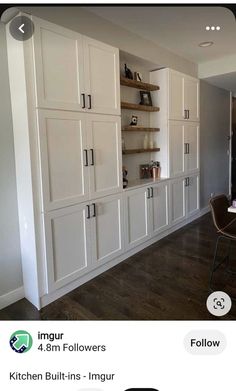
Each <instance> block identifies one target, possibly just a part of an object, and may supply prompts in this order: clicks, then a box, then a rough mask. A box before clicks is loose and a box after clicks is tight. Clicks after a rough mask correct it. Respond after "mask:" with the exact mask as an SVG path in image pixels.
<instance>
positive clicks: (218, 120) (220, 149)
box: [200, 80, 230, 208]
mask: <svg viewBox="0 0 236 391" xmlns="http://www.w3.org/2000/svg"><path fill="white" fill-rule="evenodd" d="M200 91H201V94H200V116H201V134H200V166H201V183H200V185H201V193H200V206H201V208H204V207H205V206H207V205H208V202H209V198H210V194H211V193H215V195H216V194H220V193H225V194H228V193H229V156H228V154H227V151H228V148H229V141H228V136H229V134H230V133H229V132H230V93H229V92H228V91H226V90H223V89H221V88H218V87H215V86H212V85H211V84H208V83H207V82H205V81H202V80H201V83H200Z"/></svg>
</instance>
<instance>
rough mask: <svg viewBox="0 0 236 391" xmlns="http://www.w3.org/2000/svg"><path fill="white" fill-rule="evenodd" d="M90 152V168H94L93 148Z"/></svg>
mask: <svg viewBox="0 0 236 391" xmlns="http://www.w3.org/2000/svg"><path fill="white" fill-rule="evenodd" d="M90 152H91V164H90V166H94V150H93V149H92V148H91V149H90Z"/></svg>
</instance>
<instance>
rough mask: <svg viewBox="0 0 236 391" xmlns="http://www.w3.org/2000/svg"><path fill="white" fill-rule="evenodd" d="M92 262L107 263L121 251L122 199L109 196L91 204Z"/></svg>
mask: <svg viewBox="0 0 236 391" xmlns="http://www.w3.org/2000/svg"><path fill="white" fill-rule="evenodd" d="M90 209H91V215H92V216H93V215H96V217H91V224H92V231H93V237H94V240H93V242H92V245H93V248H94V252H93V262H94V263H97V266H98V264H99V263H104V262H108V261H109V260H111V259H113V258H115V257H116V256H118V255H119V254H120V253H121V252H122V251H123V230H124V228H123V220H122V213H123V208H122V199H121V197H120V196H111V197H106V198H103V199H99V200H96V201H94V203H93V204H91V208H90Z"/></svg>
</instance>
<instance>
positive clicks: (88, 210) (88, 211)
mask: <svg viewBox="0 0 236 391" xmlns="http://www.w3.org/2000/svg"><path fill="white" fill-rule="evenodd" d="M86 207H87V219H90V206H89V205H86Z"/></svg>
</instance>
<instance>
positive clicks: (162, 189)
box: [150, 183, 169, 235]
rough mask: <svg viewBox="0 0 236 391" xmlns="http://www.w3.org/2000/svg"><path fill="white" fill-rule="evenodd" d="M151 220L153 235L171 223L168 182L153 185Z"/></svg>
mask: <svg viewBox="0 0 236 391" xmlns="http://www.w3.org/2000/svg"><path fill="white" fill-rule="evenodd" d="M151 197H152V198H151V200H152V202H151V210H150V220H151V228H152V233H153V235H157V234H158V233H160V232H162V231H164V230H165V229H166V228H167V227H168V224H169V210H168V184H166V183H163V184H160V185H156V186H152V187H151Z"/></svg>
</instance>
